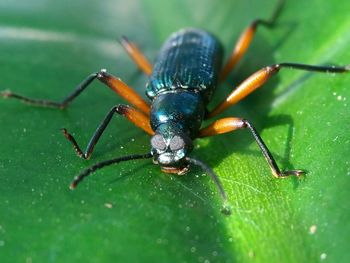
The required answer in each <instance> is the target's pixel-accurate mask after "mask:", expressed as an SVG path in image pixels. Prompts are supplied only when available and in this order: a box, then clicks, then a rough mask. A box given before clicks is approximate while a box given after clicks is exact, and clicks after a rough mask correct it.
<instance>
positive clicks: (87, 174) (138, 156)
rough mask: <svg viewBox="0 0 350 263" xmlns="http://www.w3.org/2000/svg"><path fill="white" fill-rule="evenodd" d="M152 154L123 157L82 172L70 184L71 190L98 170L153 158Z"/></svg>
mask: <svg viewBox="0 0 350 263" xmlns="http://www.w3.org/2000/svg"><path fill="white" fill-rule="evenodd" d="M151 157H152V154H151V153H146V154H133V155H127V156H122V157H118V158H114V159H111V160H106V161H103V162H99V163H96V164H94V165H92V166H90V167H89V168H87V169H85V170H84V171H82V172H81V173H80V174H79V175H77V176H76V177H75V178H74V180H73V182H72V183H71V184H70V186H69V188H70V189H74V188H76V187H77V185H78V184H79V183H80V182H81V181H82V180H83V179H84V178H85V177H87V176H89V175H90V174H91V173H93V172H95V171H96V170H98V169H101V168H103V167H105V166H108V165H111V164H115V163H120V162H123V161H130V160H137V159H148V158H151Z"/></svg>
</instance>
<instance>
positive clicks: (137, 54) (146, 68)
mask: <svg viewBox="0 0 350 263" xmlns="http://www.w3.org/2000/svg"><path fill="white" fill-rule="evenodd" d="M120 43H121V44H122V46H123V47H124V49H125V51H126V52H127V53H128V54H129V56H130V57H131V58H132V60H133V61H134V62H135V63H136V65H137V66H138V67H139V68H140V69H141V70H142V71H143V72H144V73H145V74H146V75H151V73H152V64H151V63H150V62H149V61H148V59H147V58H146V57H145V55H143V54H142V52H141V51H140V50H139V49H138V47H137V46H136V45H135V44H134V43H132V42H131V41H129V39H127V38H126V37H125V36H122V37H121V39H120Z"/></svg>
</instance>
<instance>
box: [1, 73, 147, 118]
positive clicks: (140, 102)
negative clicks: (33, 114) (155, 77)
mask: <svg viewBox="0 0 350 263" xmlns="http://www.w3.org/2000/svg"><path fill="white" fill-rule="evenodd" d="M96 78H97V79H98V80H100V81H101V82H103V83H105V84H106V85H107V86H108V87H110V88H111V89H112V90H114V91H115V92H116V93H118V94H119V95H120V96H121V97H122V98H124V99H125V100H126V101H128V102H129V103H130V104H132V105H134V106H135V107H137V108H138V109H139V110H141V111H142V112H144V113H146V114H147V115H149V112H150V106H149V105H148V103H147V102H146V101H145V100H144V99H143V98H142V97H141V96H140V95H138V94H137V93H136V92H135V91H134V90H133V89H132V88H130V87H128V86H127V85H126V84H125V83H124V82H122V81H121V80H120V79H119V78H116V77H114V76H112V75H110V74H108V73H107V72H106V70H104V69H102V70H100V72H96V73H93V74H91V75H89V76H88V77H87V78H86V79H85V80H83V81H82V82H81V83H80V84H79V85H78V86H77V87H76V88H75V89H74V90H73V92H72V93H71V94H69V95H68V96H67V97H66V98H65V99H63V100H62V101H61V102H55V101H51V100H40V99H31V98H27V97H24V96H22V95H18V94H16V93H12V92H11V91H3V92H0V97H4V98H15V99H19V100H21V101H23V102H26V103H29V104H32V105H36V106H41V107H54V108H60V109H64V108H66V107H67V106H68V104H70V103H71V102H72V101H73V100H74V99H75V98H76V97H78V96H79V95H80V93H82V92H83V91H84V90H85V89H86V88H87V87H88V86H89V85H90V83H91V82H92V81H93V80H94V79H96Z"/></svg>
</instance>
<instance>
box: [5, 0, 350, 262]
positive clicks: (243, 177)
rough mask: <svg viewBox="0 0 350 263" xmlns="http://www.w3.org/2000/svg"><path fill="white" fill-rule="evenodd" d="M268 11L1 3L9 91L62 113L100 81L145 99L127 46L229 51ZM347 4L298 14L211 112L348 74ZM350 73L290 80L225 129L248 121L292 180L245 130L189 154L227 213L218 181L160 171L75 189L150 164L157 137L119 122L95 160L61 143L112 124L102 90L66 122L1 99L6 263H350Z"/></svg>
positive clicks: (304, 6)
mask: <svg viewBox="0 0 350 263" xmlns="http://www.w3.org/2000/svg"><path fill="white" fill-rule="evenodd" d="M274 6H275V3H273V2H272V1H267V0H264V1H243V0H240V1H234V2H233V1H228V0H227V1H226V0H225V1H220V2H218V1H210V0H201V1H199V0H193V1H185V0H178V1H153V0H152V1H151V0H146V1H136V0H131V1H127V2H124V1H111V0H107V1H103V2H99V1H82V0H79V1H74V2H73V1H67V0H66V1H42V0H33V1H2V2H1V3H0V39H1V41H0V69H1V73H2V74H1V79H0V90H4V89H11V90H12V91H16V92H18V93H20V94H23V95H27V96H30V97H34V98H48V99H53V100H60V99H62V98H63V97H64V96H65V95H67V94H68V93H69V92H71V91H72V90H73V88H74V86H75V85H76V84H78V83H79V82H80V81H81V80H82V79H83V78H85V77H86V76H87V75H88V74H90V73H92V72H95V71H97V70H99V69H101V68H107V69H108V71H109V72H111V73H113V74H114V75H117V76H118V77H120V78H122V79H123V80H124V81H125V82H126V83H128V84H129V85H130V86H132V87H135V89H136V90H137V91H139V92H140V94H143V92H144V85H145V83H146V81H147V78H146V77H145V76H143V75H142V74H141V73H139V72H138V70H137V69H136V66H135V65H134V64H133V63H132V61H131V60H130V59H129V58H128V57H127V55H126V54H125V53H124V51H123V50H122V48H121V47H120V45H119V44H118V42H117V41H116V39H117V37H118V36H121V35H127V36H128V37H129V38H130V39H131V40H133V41H134V42H136V43H137V44H138V46H140V48H141V49H142V50H143V51H144V52H145V53H146V55H147V56H148V57H150V58H154V57H155V56H156V53H157V50H158V49H159V48H160V46H161V44H162V42H163V41H164V40H165V38H166V37H167V36H168V35H169V34H170V33H171V32H173V31H176V30H178V29H180V28H182V27H200V28H204V29H207V30H209V31H211V32H213V33H215V34H216V35H217V36H218V37H219V38H220V39H221V40H222V43H223V45H224V46H225V49H226V50H227V53H226V54H228V52H230V50H231V49H232V47H233V46H234V43H235V41H236V40H237V38H238V36H239V34H240V32H241V31H242V30H243V29H244V28H245V27H246V26H247V25H248V24H249V23H250V22H251V21H252V20H253V19H255V18H258V17H262V18H268V17H269V15H270V14H271V12H272V10H273V8H274ZM349 8H350V2H345V1H342V3H340V2H339V3H336V4H335V3H334V2H333V3H332V2H331V1H317V0H311V1H304V2H301V1H289V2H288V3H287V4H286V5H285V8H284V9H283V12H282V14H281V16H280V19H279V22H278V26H277V27H275V28H274V29H273V30H269V29H266V28H259V29H258V31H257V34H256V36H255V38H254V41H253V44H252V45H251V47H250V48H249V51H248V53H247V54H246V56H245V57H244V59H243V60H242V61H241V63H240V64H239V65H238V67H237V68H236V70H235V71H234V72H233V73H232V74H231V76H230V78H229V80H228V81H226V83H224V84H223V85H221V86H220V87H219V88H218V92H217V94H216V96H215V98H214V100H213V103H212V104H211V105H210V106H211V107H213V106H214V105H215V103H218V102H219V101H220V100H222V98H223V97H225V96H227V94H228V93H229V92H230V90H231V89H232V88H233V86H234V85H237V84H238V83H239V82H240V81H241V80H243V79H244V78H245V77H247V76H249V75H250V74H252V73H253V72H255V71H256V70H258V69H260V68H261V67H263V66H266V65H270V64H273V63H278V62H300V63H307V64H332V63H334V64H339V65H345V64H349V62H350V52H349V48H348V46H349V45H348V43H349V41H350V33H349V27H350V18H349V14H348V10H349ZM349 83H350V74H339V75H335V74H318V73H308V72H302V71H296V70H287V69H286V70H281V72H280V74H279V75H278V76H277V77H275V78H274V79H273V80H271V81H270V82H269V83H268V84H267V85H265V87H264V88H262V89H260V90H258V91H256V92H255V93H254V94H252V95H251V96H250V97H249V98H247V99H246V100H244V101H243V102H241V103H239V104H238V105H236V106H235V107H233V108H232V109H230V110H228V111H227V112H225V114H223V115H222V116H238V117H245V118H247V119H249V120H250V121H251V122H252V123H254V124H255V126H256V127H257V128H258V130H259V131H260V132H261V136H262V137H263V139H264V140H265V142H266V144H267V145H268V146H269V148H270V149H271V151H272V153H273V154H274V156H275V157H276V159H277V162H278V164H279V165H280V166H281V167H282V168H283V169H287V168H288V169H294V168H298V169H306V170H307V171H308V174H307V176H305V177H304V178H303V179H301V180H297V179H295V178H288V179H285V180H277V179H275V178H273V177H272V176H271V173H270V170H269V168H268V166H267V164H266V161H265V160H264V158H263V157H262V154H261V152H260V151H259V149H258V147H257V145H256V143H255V142H254V141H253V140H252V137H251V135H250V134H249V132H248V131H238V132H236V133H232V134H225V135H220V136H217V137H213V138H208V139H203V140H198V141H197V142H196V149H195V151H194V155H195V156H196V157H198V158H200V159H201V160H203V161H205V162H207V163H208V164H209V165H210V166H211V167H212V168H213V169H214V170H215V172H216V173H217V174H218V175H219V176H220V178H221V180H222V182H223V184H224V188H225V189H226V191H227V194H228V196H229V201H230V203H231V207H232V215H231V216H224V215H223V214H221V213H220V206H221V200H220V197H219V195H218V193H217V191H216V189H215V187H214V186H213V183H212V182H211V181H210V179H209V178H208V177H207V176H202V174H203V172H202V171H200V170H197V169H193V170H192V171H191V172H190V173H188V174H187V175H186V176H183V177H174V176H169V175H168V174H164V173H161V171H160V169H159V167H158V166H156V165H153V164H152V163H151V162H150V161H147V160H145V161H132V162H126V163H123V164H119V165H117V166H113V167H108V168H105V169H102V170H100V171H98V172H96V173H95V174H94V175H93V176H91V177H90V178H88V179H87V180H86V181H84V183H83V184H81V186H80V187H78V188H77V189H76V190H75V191H70V190H69V189H68V185H69V183H70V181H71V180H72V178H73V177H74V175H76V174H77V173H79V172H80V171H81V170H82V169H84V168H86V167H88V166H90V165H91V164H93V163H96V162H98V161H102V160H106V159H109V158H113V157H116V156H122V155H127V154H133V153H144V152H147V151H148V150H149V137H148V136H147V135H145V134H144V133H143V132H142V131H140V130H139V129H137V128H135V127H134V126H133V125H132V124H130V123H128V122H126V121H125V120H124V119H122V118H118V117H116V118H115V119H114V120H113V121H112V124H111V125H110V126H111V127H109V128H108V129H107V131H106V134H104V135H103V136H102V138H101V140H100V142H99V143H98V145H97V146H96V148H95V152H94V154H93V156H92V158H91V160H89V161H84V160H81V159H79V158H77V157H76V155H75V153H74V151H73V150H72V147H71V145H70V144H69V142H67V140H66V139H65V138H64V137H63V136H62V135H61V133H60V131H59V129H60V128H62V127H65V128H67V129H68V130H69V131H70V132H72V133H73V134H74V135H75V136H76V138H77V140H78V142H79V143H80V144H82V145H86V143H87V142H88V140H89V139H90V137H91V135H92V133H93V131H94V129H95V128H96V127H97V125H98V123H99V122H100V121H101V120H102V119H103V117H104V115H105V114H106V112H107V111H108V110H109V109H110V108H111V107H112V106H113V105H115V104H118V103H123V102H124V101H123V100H122V99H120V98H119V97H118V96H116V95H115V94H113V93H112V92H110V90H109V89H106V88H105V87H104V86H103V85H102V84H100V83H97V82H96V83H94V84H93V85H92V86H91V87H89V88H88V89H87V90H86V92H84V93H83V94H82V95H81V96H80V97H79V98H78V99H77V100H76V101H74V103H72V105H71V106H70V107H69V108H68V109H66V110H64V111H60V110H54V109H44V108H37V107H31V106H28V105H24V104H21V103H19V102H18V101H15V100H10V99H9V100H0V108H1V110H0V123H1V129H0V138H1V139H0V140H1V144H0V145H1V146H0V147H1V148H0V178H1V183H0V193H1V194H0V261H1V262H116V261H117V262H250V261H255V262H319V261H323V260H325V262H326V261H327V262H348V261H349V260H350V256H349V253H348V244H349V241H350V239H349V232H350V223H349V222H350V220H349V216H350V210H349V206H348V202H349V195H350V194H349V186H350V183H349V180H350V177H349V176H350V160H349V156H350V150H349V148H350V147H349V146H350V136H349V128H350V127H349V113H350V111H349V99H350V91H349V90H350V89H349Z"/></svg>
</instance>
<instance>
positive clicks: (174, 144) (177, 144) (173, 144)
mask: <svg viewBox="0 0 350 263" xmlns="http://www.w3.org/2000/svg"><path fill="white" fill-rule="evenodd" d="M169 147H170V150H172V151H177V150H180V149H183V148H185V142H184V140H183V139H182V138H181V137H180V136H177V135H175V136H174V137H173V138H172V139H171V141H170V144H169Z"/></svg>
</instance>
